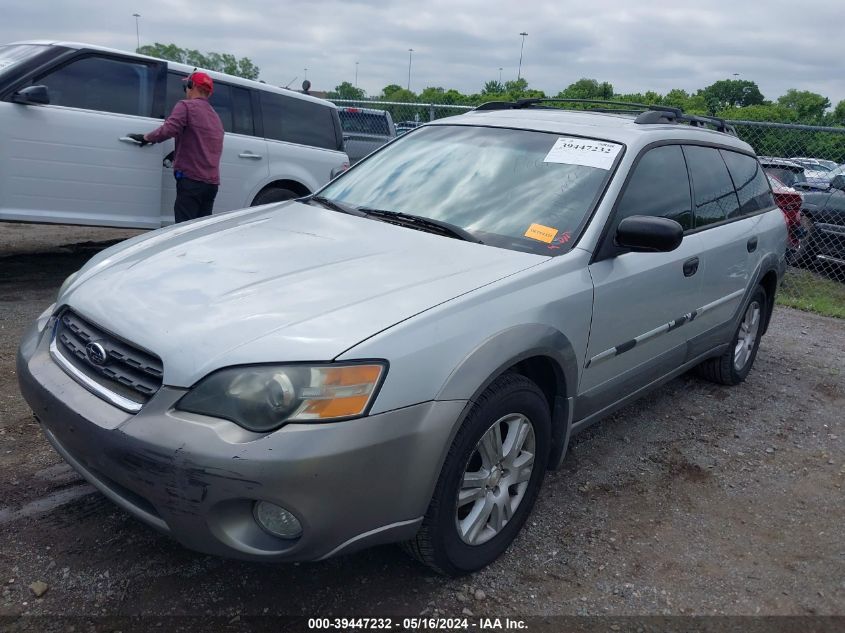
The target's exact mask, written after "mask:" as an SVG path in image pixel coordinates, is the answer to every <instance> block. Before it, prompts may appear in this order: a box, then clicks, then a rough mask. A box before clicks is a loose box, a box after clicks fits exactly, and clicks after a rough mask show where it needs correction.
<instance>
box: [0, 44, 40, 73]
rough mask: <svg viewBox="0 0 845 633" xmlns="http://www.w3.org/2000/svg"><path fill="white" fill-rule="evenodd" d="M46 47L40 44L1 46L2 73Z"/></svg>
mask: <svg viewBox="0 0 845 633" xmlns="http://www.w3.org/2000/svg"><path fill="white" fill-rule="evenodd" d="M45 48H46V47H45V46H41V45H38V44H10V45H8V46H0V74H3V73H4V72H6V71H7V70H9V69H10V68H12V66H15V65H16V64H18V63H20V62H22V61H24V60H27V59H29V58H30V57H32V56H34V55H37V54H38V53H40V52H41V51H43V50H44V49H45Z"/></svg>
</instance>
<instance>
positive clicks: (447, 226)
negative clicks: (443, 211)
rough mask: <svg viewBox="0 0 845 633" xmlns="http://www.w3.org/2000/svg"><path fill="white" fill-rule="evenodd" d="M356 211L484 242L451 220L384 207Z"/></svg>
mask: <svg viewBox="0 0 845 633" xmlns="http://www.w3.org/2000/svg"><path fill="white" fill-rule="evenodd" d="M358 211H361V212H362V213H364V214H366V215H368V216H371V217H375V218H380V219H384V220H387V221H389V222H394V223H395V224H401V225H405V226H411V227H413V228H419V229H422V230H423V231H428V232H429V233H439V234H440V235H446V236H448V237H454V238H457V239H459V240H464V241H465V242H475V243H476V244H484V242H482V241H481V240H480V239H478V238H477V237H475V236H474V235H473V234H472V233H470V232H469V231H467V230H466V229H463V228H461V227H460V226H458V225H456V224H452V223H451V222H445V221H443V220H435V219H433V218H426V217H424V216H421V215H412V214H410V213H402V212H401V211H385V210H384V209H373V208H371V207H358Z"/></svg>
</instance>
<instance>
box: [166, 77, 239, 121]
mask: <svg viewBox="0 0 845 633" xmlns="http://www.w3.org/2000/svg"><path fill="white" fill-rule="evenodd" d="M186 77H187V75H179V74H176V73H167V105H166V112H167V114H170V113H171V112H172V111H173V106H175V105H176V103H177V102H178V101H180V100H181V99H184V98H185V90H184V88H183V87H182V86H183V80H184V79H185V78H186ZM208 102H209V103H210V104H211V107H212V108H214V111H215V112H217V116H219V117H220V121H221V122H222V123H223V129H224V130H225V131H226V132H234V133H235V134H249V135H251V134H254V133H255V129H254V127H253V119H252V101H251V99H250V96H249V90H246V89H244V88H239V87H237V86H230V85H229V84H225V83H221V82H218V81H215V82H214V92H213V93H212V94H211V98H210V99H209V100H208Z"/></svg>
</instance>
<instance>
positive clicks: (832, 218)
mask: <svg viewBox="0 0 845 633" xmlns="http://www.w3.org/2000/svg"><path fill="white" fill-rule="evenodd" d="M843 171H845V167H840V168H838V169H835V170H833V171H831V172H829V174H830V175H832V177H831V178H830V180H828V181H827V185H826V186H825V187H820V186H807V185H805V184H804V183H797V184H796V185H795V187H796V188H797V189H798V190H799V191H801V195H802V197H803V198H804V202H803V205H802V209H801V215H802V220H801V223H802V226H803V229H804V235H803V236H802V238H801V240H800V243H799V246H798V248H797V250H796V252H795V253H794V259H795V261H796V262H797V263H801V264H807V265H809V264H814V263H819V262H824V263H829V264H836V265H845V173H842V172H843Z"/></svg>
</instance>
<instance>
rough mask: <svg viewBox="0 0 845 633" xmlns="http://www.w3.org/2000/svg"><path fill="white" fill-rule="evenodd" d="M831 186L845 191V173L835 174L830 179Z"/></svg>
mask: <svg viewBox="0 0 845 633" xmlns="http://www.w3.org/2000/svg"><path fill="white" fill-rule="evenodd" d="M830 186H831V187H833V188H834V189H839V191H845V174H839V175H838V176H834V177H833V179H832V180H831V181H830Z"/></svg>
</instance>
